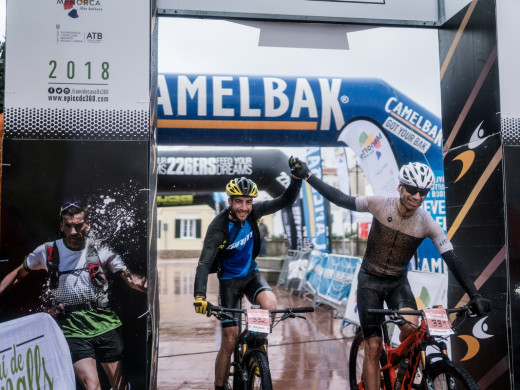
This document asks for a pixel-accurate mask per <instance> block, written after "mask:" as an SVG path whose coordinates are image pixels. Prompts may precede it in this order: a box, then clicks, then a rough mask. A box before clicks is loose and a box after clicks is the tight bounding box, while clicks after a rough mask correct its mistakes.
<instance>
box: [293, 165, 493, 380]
mask: <svg viewBox="0 0 520 390" xmlns="http://www.w3.org/2000/svg"><path fill="white" fill-rule="evenodd" d="M289 167H290V168H291V173H292V175H293V176H294V177H296V178H302V179H305V180H306V181H307V183H309V184H310V185H311V186H313V187H314V188H315V189H316V190H317V191H318V192H319V193H320V194H322V195H323V197H325V198H326V199H328V200H329V201H330V202H332V203H334V204H336V205H338V206H339V207H344V208H347V209H349V210H353V211H360V212H370V213H371V214H372V215H373V221H372V229H371V230H370V233H369V236H368V241H367V248H366V251H365V255H364V257H363V261H362V263H361V269H360V271H359V275H358V287H357V297H358V312H359V320H360V323H361V329H362V331H363V335H364V337H365V338H366V339H367V349H366V354H365V359H364V362H363V378H364V382H365V388H366V389H368V390H370V389H379V385H380V378H379V375H380V373H379V357H380V356H381V351H382V345H383V344H382V333H381V322H382V318H381V317H380V316H377V315H369V314H368V313H367V309H382V308H383V304H384V302H386V304H387V305H388V308H389V309H403V310H407V309H412V310H417V305H416V302H415V298H414V295H413V293H412V290H411V288H410V284H409V282H408V278H407V272H408V263H409V262H410V259H411V258H412V256H413V254H414V253H415V251H416V250H417V247H418V246H419V245H420V244H421V242H422V241H423V240H424V239H425V238H426V237H428V238H430V239H431V240H432V241H433V243H434V245H435V247H436V248H437V250H438V251H439V253H440V254H441V256H442V258H443V259H444V261H445V262H446V264H447V265H448V267H449V268H450V270H451V271H452V272H453V275H454V276H455V278H456V279H457V281H458V282H459V284H460V285H461V287H462V288H463V289H464V291H465V292H466V293H467V294H468V295H469V297H470V302H469V305H470V307H471V309H472V310H473V311H474V312H475V313H477V314H478V315H479V316H483V315H484V314H485V313H486V312H488V311H490V310H491V301H490V300H489V299H486V298H482V296H481V295H480V294H479V293H478V291H477V289H476V288H475V285H474V284H473V282H472V281H471V280H470V278H469V274H468V273H467V272H465V270H464V267H463V265H464V264H463V263H462V262H461V261H459V259H458V257H457V256H456V255H455V252H454V251H453V245H452V244H451V242H450V241H449V240H448V238H447V237H446V234H445V233H444V230H443V229H442V227H441V226H440V225H439V224H438V223H437V222H435V221H434V219H433V218H432V217H431V216H430V214H428V213H427V212H426V211H425V210H424V209H422V208H420V206H421V204H422V202H423V201H424V198H425V197H426V195H427V194H428V192H429V190H430V188H431V187H432V186H433V183H434V181H435V178H434V175H433V171H432V170H431V169H430V167H429V166H427V165H425V164H422V163H419V162H411V163H409V164H406V165H403V166H402V167H401V169H400V170H399V185H398V187H397V191H398V193H399V197H387V196H363V197H353V196H349V195H346V194H344V193H343V192H341V191H340V190H338V189H336V188H334V187H332V186H330V185H328V184H326V183H324V182H323V181H322V180H320V179H318V178H317V177H316V176H315V175H313V173H312V172H311V171H310V170H309V168H308V167H307V164H306V163H305V162H303V161H301V160H300V159H298V158H295V157H291V158H290V159H289ZM407 319H408V320H409V321H411V322H412V323H417V321H418V319H417V318H416V317H412V316H408V317H407ZM400 330H401V334H400V336H399V338H400V340H401V341H403V340H404V339H405V338H406V337H408V335H410V334H411V332H413V327H412V326H411V325H408V324H407V325H403V326H402V327H401V328H400Z"/></svg>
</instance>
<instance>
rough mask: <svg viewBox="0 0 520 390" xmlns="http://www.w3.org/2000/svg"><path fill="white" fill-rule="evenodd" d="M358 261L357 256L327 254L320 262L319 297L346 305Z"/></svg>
mask: <svg viewBox="0 0 520 390" xmlns="http://www.w3.org/2000/svg"><path fill="white" fill-rule="evenodd" d="M360 263H361V259H360V258H359V257H349V256H342V255H335V254H329V255H328V256H327V258H326V260H325V261H324V262H323V263H322V268H323V276H322V278H321V280H320V282H319V288H318V294H319V296H320V298H325V299H327V300H329V301H332V302H334V303H335V304H341V305H343V306H346V303H347V299H348V297H349V295H350V292H351V286H352V280H353V278H354V273H355V271H356V268H357V266H358V265H359V264H360Z"/></svg>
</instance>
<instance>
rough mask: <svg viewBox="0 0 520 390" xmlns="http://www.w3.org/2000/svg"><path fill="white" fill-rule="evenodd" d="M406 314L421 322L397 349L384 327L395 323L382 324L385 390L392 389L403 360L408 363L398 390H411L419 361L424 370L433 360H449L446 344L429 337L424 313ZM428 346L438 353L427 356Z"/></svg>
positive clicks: (382, 368) (383, 385)
mask: <svg viewBox="0 0 520 390" xmlns="http://www.w3.org/2000/svg"><path fill="white" fill-rule="evenodd" d="M407 312H408V314H413V315H417V316H419V317H421V319H422V321H421V324H420V325H419V327H418V328H417V329H414V331H413V332H412V333H411V334H410V335H409V336H408V337H407V338H406V339H404V340H403V342H401V343H400V344H399V345H398V346H397V347H394V348H392V346H391V339H390V335H389V333H388V328H387V326H386V324H388V323H389V322H393V323H396V321H395V320H392V319H390V320H385V321H384V322H383V351H384V353H385V354H386V356H387V364H386V365H385V366H384V367H381V372H382V373H383V378H382V382H383V383H382V387H383V389H385V390H393V389H394V387H395V382H396V380H397V374H396V368H397V367H399V364H400V362H401V361H402V360H403V359H405V358H408V359H409V362H408V367H407V369H406V372H405V373H404V376H403V378H402V381H401V383H402V384H401V387H400V389H402V390H411V388H412V384H413V381H414V378H415V375H416V373H417V366H418V365H419V361H420V362H421V363H422V367H423V369H426V368H427V367H428V366H429V364H430V362H431V360H432V359H434V358H441V359H449V358H448V354H447V347H446V343H444V342H443V341H438V340H436V338H435V337H434V336H431V335H430V332H429V330H428V327H427V325H426V321H425V320H424V317H423V316H424V313H423V312H422V311H419V310H417V311H407ZM430 345H431V346H436V347H437V348H438V349H439V351H440V353H435V352H434V353H428V354H427V353H426V347H427V346H430ZM385 381H388V382H389V384H390V389H387V386H386V384H385ZM388 382H387V383H388ZM360 388H362V387H360Z"/></svg>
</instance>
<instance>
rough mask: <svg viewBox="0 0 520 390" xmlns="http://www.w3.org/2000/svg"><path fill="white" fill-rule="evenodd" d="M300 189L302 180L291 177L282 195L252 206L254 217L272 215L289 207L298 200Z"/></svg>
mask: <svg viewBox="0 0 520 390" xmlns="http://www.w3.org/2000/svg"><path fill="white" fill-rule="evenodd" d="M301 187H302V180H301V179H298V178H294V177H292V178H291V183H290V184H289V187H287V188H286V190H285V191H284V193H283V194H282V195H280V196H279V197H277V198H274V199H271V200H266V201H264V202H259V203H255V204H253V208H254V210H255V215H257V216H258V217H260V216H262V215H266V214H273V213H276V212H277V211H278V210H281V209H283V208H285V207H288V206H291V205H292V204H293V203H294V202H296V199H298V195H299V194H300V189H301Z"/></svg>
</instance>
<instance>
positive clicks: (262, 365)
mask: <svg viewBox="0 0 520 390" xmlns="http://www.w3.org/2000/svg"><path fill="white" fill-rule="evenodd" d="M246 367H247V389H248V390H272V389H273V385H272V383H271V371H270V370H269V361H268V359H267V355H266V354H265V353H264V352H261V351H251V353H250V354H249V357H248V360H247V366H246Z"/></svg>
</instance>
